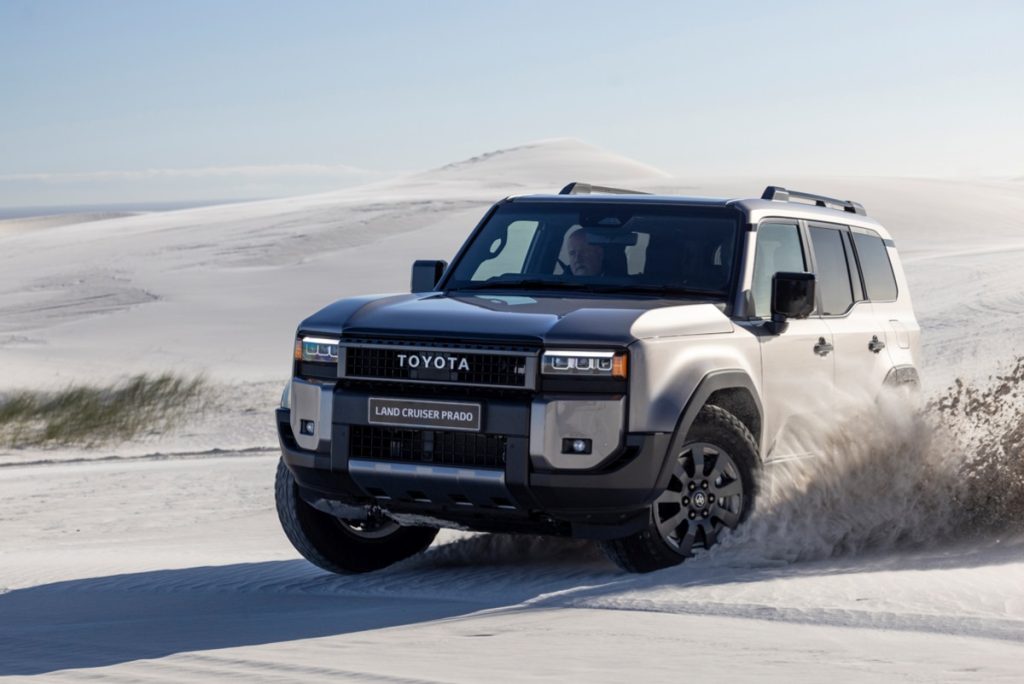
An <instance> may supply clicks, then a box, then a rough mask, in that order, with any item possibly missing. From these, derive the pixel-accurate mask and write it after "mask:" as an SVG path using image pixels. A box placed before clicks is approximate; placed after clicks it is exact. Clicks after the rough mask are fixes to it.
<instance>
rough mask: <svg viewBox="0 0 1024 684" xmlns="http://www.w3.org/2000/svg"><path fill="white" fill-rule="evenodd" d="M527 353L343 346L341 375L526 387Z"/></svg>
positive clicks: (442, 348)
mask: <svg viewBox="0 0 1024 684" xmlns="http://www.w3.org/2000/svg"><path fill="white" fill-rule="evenodd" d="M528 358H529V357H528V356H523V355H521V354H520V355H514V354H502V353H491V354H484V353H478V352H473V351H468V350H465V351H464V350H462V349H447V348H444V347H440V348H437V347H427V348H416V349H410V348H404V347H399V348H391V347H385V346H380V347H376V346H375V347H359V346H352V347H347V348H346V350H345V377H348V378H374V379H381V380H398V381H402V380H405V381H414V382H442V383H451V384H460V385H491V386H497V387H513V388H514V387H526V386H527V377H526V376H527V362H528Z"/></svg>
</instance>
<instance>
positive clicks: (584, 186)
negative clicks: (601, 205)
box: [558, 181, 651, 195]
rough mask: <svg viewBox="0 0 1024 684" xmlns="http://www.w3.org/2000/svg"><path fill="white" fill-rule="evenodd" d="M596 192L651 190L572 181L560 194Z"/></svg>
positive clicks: (639, 193)
mask: <svg viewBox="0 0 1024 684" xmlns="http://www.w3.org/2000/svg"><path fill="white" fill-rule="evenodd" d="M594 193H598V194H602V195H649V194H651V193H649V192H640V191H639V190H626V189H624V188H609V187H607V186H604V185H591V184H590V183H577V182H575V181H574V182H572V183H569V184H568V185H566V186H565V187H564V188H562V190H561V192H559V193H558V194H559V195H591V194H594Z"/></svg>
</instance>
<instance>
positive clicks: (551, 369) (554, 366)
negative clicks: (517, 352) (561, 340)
mask: <svg viewBox="0 0 1024 684" xmlns="http://www.w3.org/2000/svg"><path fill="white" fill-rule="evenodd" d="M627 358H628V357H627V356H626V352H615V351H547V352H544V356H543V357H542V358H541V372H542V373H545V374H548V375H574V376H582V375H589V376H597V377H607V378H623V379H625V378H626V377H627V375H628V362H627Z"/></svg>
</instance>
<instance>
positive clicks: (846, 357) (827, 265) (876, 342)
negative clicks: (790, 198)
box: [808, 222, 891, 405]
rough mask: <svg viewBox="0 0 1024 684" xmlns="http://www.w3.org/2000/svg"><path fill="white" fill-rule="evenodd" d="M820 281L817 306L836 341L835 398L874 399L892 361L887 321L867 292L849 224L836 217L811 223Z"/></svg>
mask: <svg viewBox="0 0 1024 684" xmlns="http://www.w3.org/2000/svg"><path fill="white" fill-rule="evenodd" d="M808 232H809V234H810V237H811V245H812V247H813V250H814V264H815V274H816V277H817V281H818V295H819V299H818V306H819V308H820V311H821V315H822V318H823V319H824V321H825V323H826V324H827V325H828V327H829V329H830V330H831V331H832V339H833V344H834V345H835V377H836V391H835V401H836V403H837V405H847V404H848V403H849V402H853V403H854V404H855V405H858V404H860V403H862V402H863V401H865V400H873V399H874V397H875V396H876V394H877V393H878V389H879V388H881V386H882V382H883V380H884V379H885V375H886V373H888V372H889V368H890V367H891V363H890V361H889V355H888V354H887V353H883V350H884V348H885V339H886V336H885V326H884V325H883V324H882V322H881V321H880V320H879V318H878V316H877V315H876V312H875V310H874V308H873V307H872V305H871V302H869V301H868V300H867V297H866V296H865V292H864V282H863V279H862V278H861V273H860V268H859V266H858V263H857V259H856V254H855V251H854V248H853V240H852V238H851V235H850V230H849V228H847V227H846V226H841V225H838V224H832V223H817V222H812V223H810V224H808Z"/></svg>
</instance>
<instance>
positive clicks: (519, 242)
mask: <svg viewBox="0 0 1024 684" xmlns="http://www.w3.org/2000/svg"><path fill="white" fill-rule="evenodd" d="M539 225H540V223H539V222H537V221H514V222H513V223H510V224H509V226H508V229H507V230H506V232H505V235H504V237H500V238H495V239H494V241H493V242H492V243H491V244H490V245H489V246H488V252H489V254H490V257H489V258H487V259H485V260H484V261H482V262H481V263H480V265H479V266H478V267H477V269H476V271H475V272H474V273H473V278H472V279H473V280H475V281H478V280H487V279H488V278H494V277H497V276H502V275H507V274H519V273H522V272H523V265H524V264H525V263H526V255H527V254H528V253H529V251H530V245H531V244H533V235H534V233H536V232H537V227H538V226H539Z"/></svg>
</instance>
